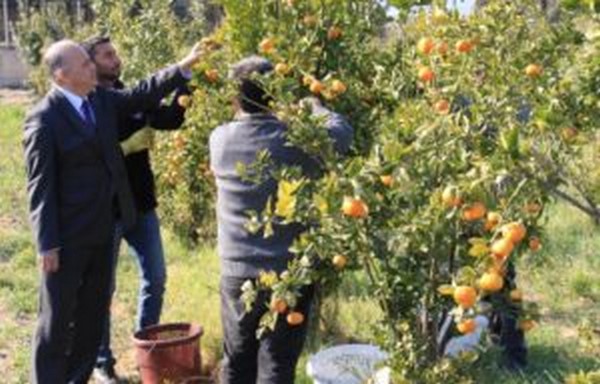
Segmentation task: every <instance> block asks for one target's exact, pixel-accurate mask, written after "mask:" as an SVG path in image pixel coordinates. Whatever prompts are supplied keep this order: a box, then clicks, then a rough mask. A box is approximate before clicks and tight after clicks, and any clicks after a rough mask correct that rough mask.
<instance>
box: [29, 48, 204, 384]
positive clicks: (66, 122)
mask: <svg viewBox="0 0 600 384" xmlns="http://www.w3.org/2000/svg"><path fill="white" fill-rule="evenodd" d="M199 58H200V53H199V49H198V47H194V49H193V50H192V52H191V53H190V54H189V55H188V56H187V57H186V58H185V59H183V60H182V61H181V62H180V63H179V64H178V65H177V66H172V67H169V68H166V69H164V70H162V71H160V72H158V73H157V74H156V75H154V76H152V77H150V78H149V79H148V80H146V81H143V82H141V83H140V84H139V85H138V86H136V87H135V88H133V89H131V90H125V91H114V90H105V89H101V88H98V89H96V85H97V80H96V68H95V66H94V63H93V62H92V61H91V60H90V58H89V56H88V54H87V53H86V52H85V50H84V49H83V48H81V47H80V46H79V45H78V44H77V43H75V42H73V41H69V40H63V41H59V42H57V43H55V44H53V45H52V46H50V47H49V49H48V50H47V52H46V54H45V56H44V62H45V64H46V66H47V67H48V70H49V73H50V76H51V79H52V82H53V87H52V90H51V91H50V92H49V93H48V94H47V95H46V96H45V97H44V98H43V99H42V100H41V101H40V102H39V103H38V104H37V105H36V106H35V107H34V108H33V110H32V111H31V112H30V113H29V115H28V117H27V119H26V122H25V132H24V147H25V159H26V166H27V178H28V184H27V189H28V192H29V203H30V218H31V222H32V227H33V232H34V236H35V242H36V245H37V249H38V254H39V256H40V265H41V270H42V277H41V285H40V303H39V305H40V308H39V315H38V324H37V329H36V332H35V335H34V341H33V354H32V355H33V356H32V358H33V362H32V363H33V370H32V371H33V372H32V382H34V383H48V384H60V383H87V380H88V378H89V376H90V373H91V371H92V369H93V366H94V362H95V359H96V355H97V353H98V346H99V344H100V339H101V336H102V329H103V323H104V319H105V317H106V314H107V311H106V308H107V306H108V302H109V284H110V271H111V264H112V262H111V260H110V258H111V256H110V255H111V254H112V252H111V248H112V245H113V241H112V240H113V235H114V229H115V221H116V220H120V221H121V222H122V223H123V225H124V226H125V227H126V228H127V227H129V226H131V225H132V224H133V223H134V221H135V208H134V205H133V202H132V198H131V192H130V190H129V184H128V181H127V172H126V169H125V166H124V164H123V155H122V153H121V151H120V149H119V143H118V131H117V121H118V119H119V117H120V116H122V115H127V114H129V113H131V112H132V111H139V110H145V109H148V108H152V107H154V106H155V105H156V104H157V103H158V102H159V101H160V100H161V99H162V98H163V97H164V96H165V95H167V94H168V93H170V92H172V91H173V90H175V89H176V88H177V87H180V86H182V85H183V84H185V82H186V77H185V76H184V72H187V71H189V69H190V68H191V66H192V65H193V64H195V62H197V61H198V60H199Z"/></svg>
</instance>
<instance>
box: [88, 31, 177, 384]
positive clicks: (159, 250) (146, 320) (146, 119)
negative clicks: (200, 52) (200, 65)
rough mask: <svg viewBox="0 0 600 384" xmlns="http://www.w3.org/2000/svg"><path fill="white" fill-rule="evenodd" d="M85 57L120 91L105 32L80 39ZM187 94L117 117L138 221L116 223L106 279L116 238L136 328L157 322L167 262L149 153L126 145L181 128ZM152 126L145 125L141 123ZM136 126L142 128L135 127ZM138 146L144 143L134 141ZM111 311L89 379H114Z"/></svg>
mask: <svg viewBox="0 0 600 384" xmlns="http://www.w3.org/2000/svg"><path fill="white" fill-rule="evenodd" d="M82 45H83V47H84V48H85V49H86V51H87V52H88V54H89V55H90V58H91V59H92V61H93V62H94V64H95V65H96V73H97V76H98V85H99V86H100V87H103V88H106V89H123V88H124V87H125V86H124V84H123V83H122V82H121V81H120V77H121V66H122V61H121V58H120V57H119V55H118V53H117V50H116V49H115V47H114V46H113V44H112V42H111V40H110V38H109V37H108V36H97V37H93V38H90V39H88V40H86V41H85V42H83V44H82ZM184 94H189V91H188V89H187V87H183V88H180V89H178V90H177V92H176V93H175V97H173V98H172V100H171V102H169V103H167V102H166V100H165V103H160V104H157V105H156V106H155V108H152V109H150V110H147V111H137V112H136V113H132V114H130V115H127V116H123V117H122V118H121V119H119V121H118V125H119V127H118V128H119V140H120V141H121V142H122V145H121V147H122V148H123V152H124V154H125V168H126V169H127V175H128V179H129V184H130V186H131V192H132V193H133V200H134V203H135V208H136V211H137V220H136V222H135V224H134V225H133V227H132V228H130V229H129V230H127V231H125V230H124V229H123V227H122V225H120V223H117V226H116V233H115V240H114V245H115V247H114V259H113V261H114V263H113V270H112V279H111V292H113V293H114V290H115V285H116V281H115V280H116V276H115V275H116V267H117V259H118V254H119V248H120V244H121V240H122V239H124V240H125V241H126V242H127V245H128V246H129V251H130V253H131V254H132V255H133V256H134V257H135V260H136V263H137V265H138V268H139V272H140V273H139V275H140V292H139V300H138V313H137V319H136V325H135V326H136V330H139V329H142V328H144V327H147V326H150V325H154V324H158V322H159V320H160V313H161V309H162V303H163V294H164V291H165V284H166V278H167V273H166V266H165V257H164V252H163V246H162V240H161V236H160V224H159V219H158V215H157V213H156V207H157V199H156V193H155V185H154V175H153V173H152V167H151V166H150V151H148V148H147V147H143V146H141V147H139V148H138V149H140V150H139V151H135V150H133V149H135V148H131V145H127V144H130V143H131V142H132V140H133V142H135V141H136V138H135V135H142V134H144V133H145V132H147V133H148V136H149V137H150V138H151V135H152V129H159V130H173V129H177V128H180V127H181V125H182V124H183V122H184V115H185V109H184V108H183V107H182V106H181V105H179V103H178V98H179V96H181V95H184ZM147 126H148V127H151V128H152V129H151V128H144V127H147ZM140 128H143V129H142V130H140ZM139 142H140V143H141V144H148V143H147V142H144V141H143V140H142V141H139ZM110 328H111V327H110V312H109V315H108V317H107V321H106V324H105V330H104V336H103V338H102V343H101V345H100V351H99V353H98V360H97V362H96V369H95V370H94V380H95V381H96V382H97V383H102V384H112V383H117V382H118V380H119V378H118V376H117V374H116V372H115V368H114V367H115V364H116V359H115V357H114V355H113V353H112V349H111V346H110Z"/></svg>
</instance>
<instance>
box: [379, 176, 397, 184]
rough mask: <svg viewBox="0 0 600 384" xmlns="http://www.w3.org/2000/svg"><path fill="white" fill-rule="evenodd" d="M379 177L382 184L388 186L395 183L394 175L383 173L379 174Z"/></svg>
mask: <svg viewBox="0 0 600 384" xmlns="http://www.w3.org/2000/svg"><path fill="white" fill-rule="evenodd" d="M379 179H380V180H381V184H383V185H385V186H386V187H391V186H392V184H394V176H392V175H381V176H379Z"/></svg>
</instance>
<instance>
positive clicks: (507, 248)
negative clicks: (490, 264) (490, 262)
mask: <svg viewBox="0 0 600 384" xmlns="http://www.w3.org/2000/svg"><path fill="white" fill-rule="evenodd" d="M514 248H515V245H514V243H513V242H512V241H511V240H510V239H507V238H501V239H499V240H496V241H494V242H493V243H492V246H491V248H490V250H491V251H492V255H494V258H495V259H496V260H497V261H502V262H503V261H505V260H506V259H507V258H508V256H510V254H511V252H512V251H513V249H514Z"/></svg>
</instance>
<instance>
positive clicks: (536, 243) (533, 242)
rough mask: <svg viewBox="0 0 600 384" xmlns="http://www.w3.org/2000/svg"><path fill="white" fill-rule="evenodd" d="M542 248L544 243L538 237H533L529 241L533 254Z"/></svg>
mask: <svg viewBox="0 0 600 384" xmlns="http://www.w3.org/2000/svg"><path fill="white" fill-rule="evenodd" d="M541 248H542V242H541V241H540V239H539V238H538V237H532V238H531V239H529V249H531V250H532V251H533V252H537V251H539V250H540V249H541Z"/></svg>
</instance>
